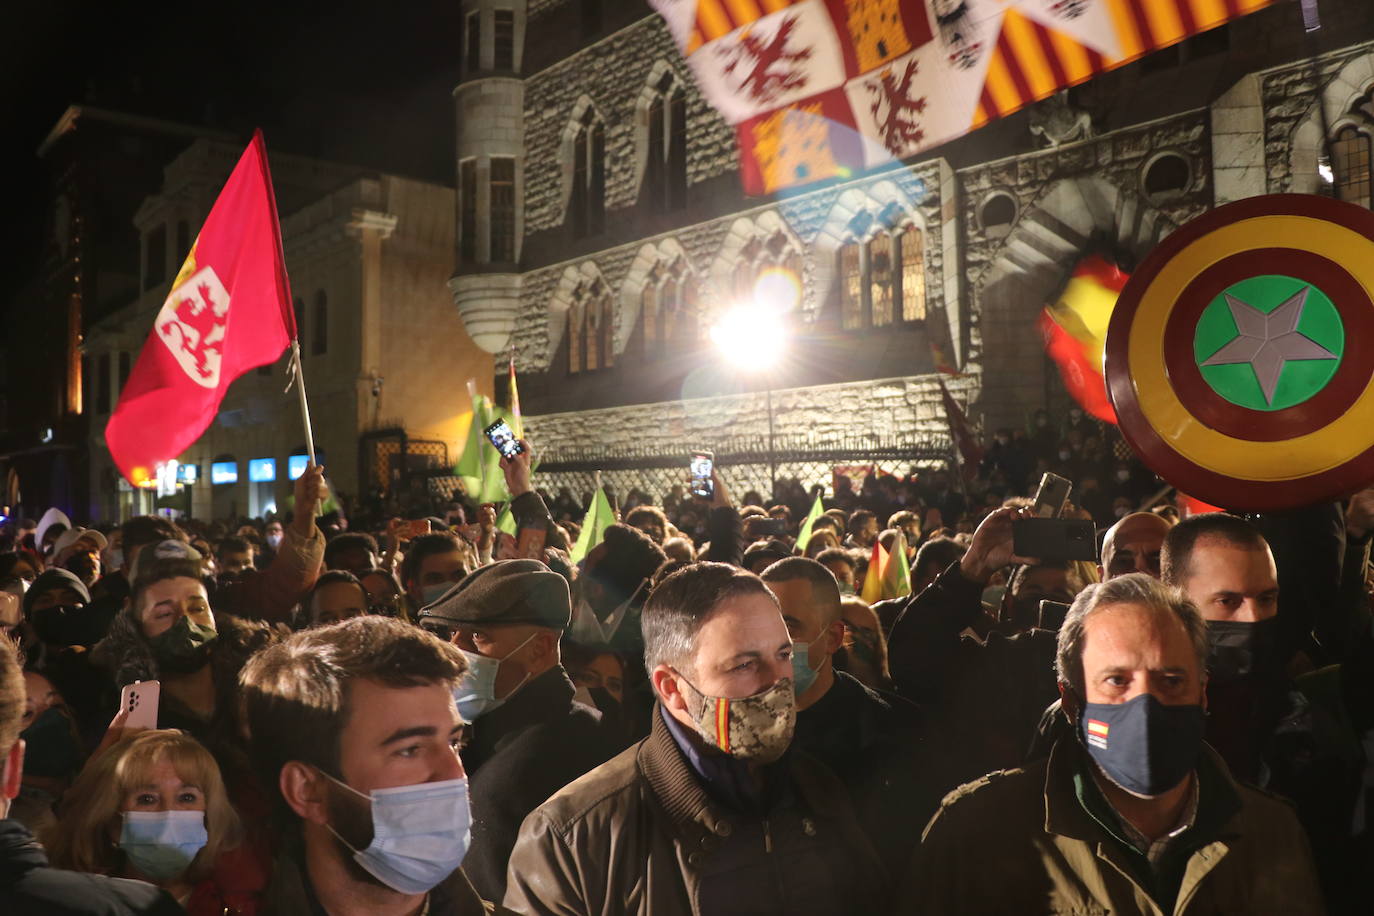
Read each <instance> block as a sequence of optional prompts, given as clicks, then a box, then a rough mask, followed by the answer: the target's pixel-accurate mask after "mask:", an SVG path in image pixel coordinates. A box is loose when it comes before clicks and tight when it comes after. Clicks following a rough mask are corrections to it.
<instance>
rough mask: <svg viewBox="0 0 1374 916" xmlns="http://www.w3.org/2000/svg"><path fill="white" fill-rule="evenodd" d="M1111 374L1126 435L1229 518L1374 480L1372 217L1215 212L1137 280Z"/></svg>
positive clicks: (1111, 355)
mask: <svg viewBox="0 0 1374 916" xmlns="http://www.w3.org/2000/svg"><path fill="white" fill-rule="evenodd" d="M1104 374H1105V376H1106V380H1107V391H1108V394H1109V395H1110V397H1111V400H1112V405H1113V407H1115V409H1116V414H1117V418H1118V421H1119V423H1120V428H1121V433H1122V435H1124V436H1125V437H1126V441H1127V442H1129V443H1130V445H1131V447H1132V448H1133V449H1135V451H1136V453H1137V454H1138V455H1140V456H1141V457H1142V458H1143V459H1144V461H1145V463H1146V464H1148V465H1149V466H1150V467H1151V468H1152V469H1153V470H1154V471H1155V472H1156V473H1158V474H1159V475H1160V476H1162V477H1163V478H1164V479H1165V480H1167V481H1169V482H1170V483H1171V484H1173V485H1174V486H1176V487H1178V488H1179V489H1180V490H1182V491H1183V492H1185V493H1187V494H1189V495H1191V496H1195V497H1198V498H1200V499H1204V500H1206V501H1207V502H1210V503H1214V504H1216V505H1221V506H1226V507H1228V508H1231V509H1253V510H1265V509H1279V508H1287V507H1292V506H1302V505H1308V504H1311V503H1314V502H1319V501H1322V500H1328V499H1332V498H1335V497H1337V496H1340V495H1342V494H1344V493H1348V492H1350V491H1352V490H1356V489H1359V488H1360V487H1363V486H1365V485H1367V484H1369V483H1370V482H1372V481H1374V213H1371V212H1370V211H1369V210H1366V209H1365V208H1363V207H1358V206H1355V205H1354V204H1348V203H1343V202H1341V201H1336V200H1331V199H1329V198H1326V197H1313V196H1308V195H1300V194H1274V195H1269V196H1265V197H1254V198H1250V199H1248V200H1242V201H1237V202H1236V203H1232V204H1227V205H1225V206H1222V207H1218V208H1217V209H1215V210H1212V211H1209V212H1208V213H1206V214H1204V215H1202V216H1200V217H1198V218H1197V219H1195V220H1193V221H1191V222H1189V223H1188V224H1187V225H1185V226H1183V227H1182V228H1180V229H1179V230H1178V231H1176V232H1174V233H1173V234H1172V235H1170V236H1169V237H1168V238H1167V239H1165V240H1164V241H1163V242H1162V243H1160V245H1159V246H1158V247H1156V248H1155V250H1154V251H1152V252H1151V253H1150V255H1149V256H1148V257H1147V258H1146V259H1145V261H1144V263H1143V264H1141V266H1140V267H1139V269H1137V270H1136V271H1135V273H1133V274H1132V275H1131V279H1130V282H1128V283H1127V284H1126V288H1125V289H1124V290H1122V293H1121V297H1120V299H1119V300H1118V301H1117V304H1116V308H1115V309H1114V311H1113V312H1112V318H1111V323H1110V325H1109V326H1108V329H1107V345H1106V360H1105V366H1104Z"/></svg>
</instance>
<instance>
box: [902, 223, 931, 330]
mask: <svg viewBox="0 0 1374 916" xmlns="http://www.w3.org/2000/svg"><path fill="white" fill-rule="evenodd" d="M894 238H895V240H896V244H897V248H898V251H897V263H898V275H897V280H896V289H897V296H896V311H897V314H898V315H900V316H901V320H902V321H924V320H925V317H926V262H925V236H924V235H923V234H922V233H921V230H920V229H917V228H916V227H915V226H907V227H906V228H905V229H903V230H901V232H899V233H898V234H897V235H896V236H895V237H894Z"/></svg>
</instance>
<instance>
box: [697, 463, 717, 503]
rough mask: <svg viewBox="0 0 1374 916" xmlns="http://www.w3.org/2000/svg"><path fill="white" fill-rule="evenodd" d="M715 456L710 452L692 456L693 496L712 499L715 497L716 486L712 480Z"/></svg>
mask: <svg viewBox="0 0 1374 916" xmlns="http://www.w3.org/2000/svg"><path fill="white" fill-rule="evenodd" d="M714 464H715V456H714V455H713V454H711V453H710V452H696V453H695V454H693V455H692V462H691V468H692V495H693V496H700V497H701V498H702V499H710V498H711V497H712V496H714V495H715V492H716V485H715V482H714V481H713V480H711V469H712V467H713V466H714Z"/></svg>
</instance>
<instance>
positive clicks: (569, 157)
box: [449, 0, 1374, 483]
mask: <svg viewBox="0 0 1374 916" xmlns="http://www.w3.org/2000/svg"><path fill="white" fill-rule="evenodd" d="M464 9H465V10H466V11H467V15H468V23H469V30H470V31H469V33H468V34H467V35H466V36H465V41H466V42H467V46H468V47H469V48H476V49H478V52H479V53H478V54H477V55H476V56H475V57H473V58H472V60H471V61H470V62H469V65H468V66H467V68H466V69H465V72H464V77H463V79H462V80H461V81H460V82H459V84H458V86H457V88H456V89H455V91H454V97H455V101H456V104H457V111H458V121H457V125H458V128H457V149H456V160H457V161H456V166H457V171H458V175H459V181H458V199H457V202H456V203H457V207H456V211H455V212H456V216H457V219H456V221H457V224H458V226H459V229H458V232H457V236H458V241H459V247H458V257H457V259H456V262H457V269H456V271H455V273H454V276H453V277H452V278H451V279H450V281H449V285H450V289H451V291H452V293H453V297H454V301H455V303H456V304H457V306H458V310H459V312H460V314H462V315H463V318H464V321H465V322H466V324H467V327H468V329H469V332H470V333H471V334H472V336H473V338H474V340H476V342H477V343H478V345H479V346H481V347H482V348H483V349H485V350H486V351H487V352H489V353H492V354H494V355H496V357H497V359H498V365H501V364H502V363H503V362H504V360H505V358H506V357H507V355H508V354H509V355H512V356H513V358H514V360H515V364H516V367H517V369H518V371H519V373H520V379H521V397H522V406H523V408H524V412H525V414H526V418H527V427H528V429H529V431H530V435H531V437H532V439H533V440H534V443H535V446H536V448H537V449H538V450H540V451H541V452H542V453H544V454H545V455H546V457H547V458H548V459H549V467H550V470H553V469H557V468H562V467H565V466H567V467H571V464H570V462H569V460H568V459H570V458H571V457H576V458H577V461H580V462H582V464H584V465H586V466H588V467H590V466H591V465H592V464H595V462H596V460H597V458H598V455H601V456H605V457H606V458H607V459H608V461H609V459H613V458H615V457H616V456H621V455H625V454H631V453H633V454H638V455H641V456H642V455H644V454H646V453H654V454H658V455H660V456H664V457H667V456H674V455H678V456H682V455H685V454H686V453H687V452H688V451H689V450H691V449H694V448H700V447H707V448H709V447H712V446H713V443H719V442H722V441H726V440H730V441H732V442H735V443H739V442H741V441H746V440H751V441H753V442H754V443H755V444H756V445H757V444H758V443H760V442H761V441H762V439H763V437H764V436H765V435H766V429H767V426H768V423H769V420H770V415H771V420H772V425H773V427H774V428H775V429H776V430H778V431H779V432H781V433H783V434H784V435H785V436H787V437H791V439H792V440H796V439H801V440H804V443H805V444H806V445H807V446H809V447H810V448H811V449H812V450H813V451H816V450H820V451H824V450H827V449H828V450H829V451H830V452H832V453H833V457H834V459H835V460H836V463H844V453H845V450H846V449H853V448H854V446H855V442H856V441H861V440H865V439H866V440H868V441H872V442H881V443H883V444H885V445H895V446H897V447H900V446H901V445H902V444H903V443H908V444H910V445H911V447H912V454H913V455H916V454H917V453H918V452H921V449H926V450H928V449H929V448H930V447H932V446H934V447H937V448H938V447H939V443H940V441H941V438H942V437H943V436H944V435H945V433H946V427H945V419H944V412H943V408H942V407H941V401H940V387H939V382H940V380H941V378H942V376H941V375H939V374H937V373H936V361H937V359H941V358H943V360H945V361H947V362H952V363H953V364H954V367H955V368H957V369H958V370H959V372H960V373H961V374H959V375H958V376H952V377H945V380H946V382H947V384H948V387H949V388H950V390H951V391H952V392H953V393H954V394H955V398H956V400H958V401H961V402H963V403H965V404H966V405H967V406H968V408H969V409H970V412H971V414H972V416H973V417H974V419H975V421H977V422H980V423H982V424H983V426H984V428H985V429H990V428H992V427H1000V426H1013V425H1020V424H1023V423H1025V422H1026V420H1027V419H1028V416H1029V414H1030V413H1031V412H1032V411H1033V410H1035V409H1036V408H1040V407H1050V408H1063V407H1066V406H1067V403H1068V401H1067V398H1068V396H1067V394H1066V393H1065V392H1064V390H1063V387H1062V385H1061V384H1060V382H1059V379H1058V376H1057V372H1056V370H1055V368H1054V367H1053V365H1052V364H1051V363H1049V361H1048V360H1047V359H1046V357H1045V356H1044V353H1043V349H1042V347H1041V345H1040V339H1039V333H1038V331H1037V329H1036V319H1037V318H1038V316H1039V314H1040V311H1041V309H1042V307H1043V306H1044V305H1046V304H1047V303H1049V302H1050V301H1052V299H1053V297H1054V296H1055V295H1056V294H1057V292H1058V291H1059V289H1060V288H1061V287H1062V284H1063V283H1064V281H1065V280H1066V278H1067V276H1068V274H1069V273H1070V272H1071V270H1072V269H1073V267H1074V265H1075V264H1076V263H1077V261H1078V260H1079V259H1080V258H1082V257H1083V256H1084V255H1086V254H1090V253H1096V254H1102V255H1106V256H1110V257H1113V258H1115V259H1116V260H1117V261H1118V262H1119V263H1121V264H1122V266H1123V267H1125V268H1127V269H1129V268H1131V267H1132V266H1133V265H1134V264H1135V263H1136V262H1138V261H1139V259H1140V258H1141V257H1143V256H1144V255H1145V254H1146V253H1147V252H1148V251H1149V250H1150V249H1151V248H1152V247H1153V246H1154V245H1155V244H1156V243H1157V242H1158V241H1159V240H1160V239H1161V238H1163V237H1164V236H1166V235H1167V234H1168V233H1169V232H1171V231H1172V230H1173V229H1174V228H1176V227H1177V226H1178V225H1180V224H1182V223H1184V222H1186V221H1187V220H1188V219H1191V218H1192V217H1194V216H1196V215H1198V214H1200V213H1202V212H1204V211H1205V210H1207V209H1208V208H1210V207H1213V206H1215V205H1217V204H1219V203H1224V202H1226V201H1229V200H1235V199H1239V198H1242V197H1247V196H1252V195H1256V194H1262V193H1267V192H1274V191H1302V192H1306V193H1322V194H1331V195H1338V196H1343V197H1346V198H1347V199H1353V200H1358V201H1359V202H1361V203H1363V204H1364V205H1365V206H1368V205H1369V204H1370V168H1371V156H1370V154H1369V143H1370V139H1369V138H1370V136H1371V132H1374V103H1371V96H1370V92H1371V89H1374V45H1371V39H1374V5H1370V4H1368V3H1365V2H1362V0H1341V2H1331V3H1325V4H1323V6H1322V8H1321V12H1322V16H1323V25H1324V28H1323V29H1322V30H1321V31H1320V32H1317V33H1315V34H1308V33H1305V32H1304V30H1303V28H1302V24H1301V18H1300V11H1299V10H1298V8H1297V5H1296V4H1281V5H1278V6H1276V7H1273V8H1270V9H1266V10H1263V11H1261V12H1259V13H1256V14H1253V15H1251V16H1248V17H1245V18H1244V19H1241V20H1238V21H1236V22H1234V23H1232V24H1230V25H1228V26H1226V27H1223V28H1222V29H1218V30H1214V31H1213V32H1211V33H1206V34H1204V35H1201V36H1197V37H1195V38H1193V39H1190V40H1188V41H1187V42H1184V43H1183V44H1182V45H1179V46H1176V47H1174V48H1171V49H1167V50H1165V51H1162V52H1157V53H1156V54H1155V55H1151V56H1150V57H1148V58H1146V59H1145V60H1143V61H1140V62H1137V63H1136V64H1132V65H1130V66H1128V67H1125V68H1122V69H1120V70H1118V71H1114V72H1112V73H1108V74H1104V75H1102V76H1100V77H1098V78H1096V79H1094V80H1093V81H1091V82H1090V83H1088V84H1085V85H1084V86H1081V87H1078V88H1075V89H1073V90H1070V91H1069V92H1067V93H1061V94H1060V95H1059V96H1057V97H1055V98H1053V99H1050V100H1047V101H1046V102H1044V103H1041V104H1040V105H1038V106H1035V107H1034V108H1032V109H1030V110H1027V111H1023V112H1019V113H1017V114H1015V115H1012V116H1010V117H1008V118H1006V119H1003V120H1002V121H998V122H994V123H993V124H991V125H989V126H987V127H985V128H983V129H982V130H979V131H976V132H974V133H973V134H970V135H968V136H966V137H964V138H961V139H959V140H956V141H954V142H951V143H948V144H945V145H944V146H942V147H939V148H937V149H934V150H931V151H930V152H928V153H927V154H923V155H921V156H918V157H915V158H914V159H912V160H910V161H907V162H903V163H899V164H897V165H896V166H894V167H890V168H886V169H883V170H878V171H874V172H870V173H865V174H862V175H859V176H856V177H855V178H853V179H851V180H847V181H843V182H826V183H823V184H819V185H813V186H809V187H803V188H800V189H794V190H792V191H788V192H785V193H782V194H778V195H775V196H773V197H769V198H754V199H747V198H744V197H743V196H742V194H741V193H740V191H739V176H738V166H737V160H736V152H735V146H734V138H733V132H732V130H731V129H730V128H729V127H728V125H727V124H726V123H725V122H724V120H723V119H722V118H721V117H720V116H719V115H718V114H717V113H716V112H715V111H714V110H713V109H712V108H711V107H710V106H709V105H708V104H707V103H706V102H705V100H704V99H703V97H702V96H701V94H700V93H699V92H698V91H697V89H696V86H695V83H694V82H693V78H692V74H691V72H690V70H689V69H688V68H687V66H686V64H685V62H684V61H683V59H682V58H681V56H680V55H679V53H678V51H677V49H676V48H675V46H674V44H673V41H672V39H671V37H670V35H669V33H668V30H667V28H666V27H665V26H664V25H663V23H662V22H661V20H660V19H659V18H658V17H657V16H656V15H654V14H652V12H651V11H650V10H649V9H647V8H646V7H641V6H638V5H637V4H629V3H621V4H617V3H610V2H606V3H601V2H597V0H585V2H583V0H579V2H578V3H573V2H571V0H530V2H528V3H526V2H520V0H466V2H465V4H464ZM498 16H499V17H501V18H500V20H499V21H498V19H497V17H498ZM503 23H504V24H505V25H502V24H503ZM472 29H477V32H476V34H475V35H474V33H473V32H472V31H471V30H472ZM504 43H509V47H506V46H505V44H504ZM516 111H518V112H519V113H520V117H518V118H517V117H515V116H514V115H515V112H516ZM492 157H496V158H500V159H504V160H509V164H508V165H505V164H503V165H501V167H500V168H501V169H504V170H506V171H503V172H502V173H501V176H502V177H501V181H500V184H501V189H502V190H501V195H508V196H493V195H494V194H495V193H496V191H495V189H496V187H497V182H496V180H495V179H493V178H492V176H493V175H494V174H495V173H494V172H493V171H492V168H491V166H490V165H489V162H490V161H494V159H493V158H492ZM464 176H467V177H468V181H467V183H466V184H465V181H464ZM505 176H509V177H508V179H507V177H505ZM465 188H467V189H469V191H470V193H469V194H467V195H466V196H465ZM507 189H509V190H507ZM498 202H499V206H498ZM497 224H499V226H500V227H501V228H500V229H499V230H498V229H494V228H493V226H495V225H497ZM465 230H466V231H468V232H469V233H471V234H473V236H474V243H473V244H469V245H468V246H467V247H466V248H464V246H463V242H462V239H463V237H464V232H465ZM493 233H497V234H501V233H506V234H513V237H512V238H510V239H508V240H507V241H505V242H503V243H502V244H501V246H500V255H501V256H500V257H499V258H498V257H494V256H493V255H494V253H495V248H493V247H492V242H491V240H492V239H493V238H494V235H493ZM894 264H895V265H896V266H895V269H896V270H897V273H896V274H892V275H890V276H891V277H892V278H893V279H892V280H891V282H890V283H889V282H888V281H887V280H884V279H881V278H879V274H882V276H884V277H887V276H889V275H888V274H886V273H885V272H886V271H888V270H889V269H892V268H893V265H894ZM769 270H781V271H783V272H784V273H786V274H790V275H792V276H793V277H794V278H795V288H796V290H797V295H796V296H795V299H794V301H790V302H787V303H786V309H785V314H784V316H783V318H782V319H781V320H782V321H783V323H784V324H785V325H786V326H787V328H788V330H789V333H790V336H791V344H790V349H789V353H788V358H787V359H786V360H785V361H784V364H783V365H782V366H781V367H779V368H777V369H776V370H774V371H771V372H768V373H742V372H739V371H737V370H738V367H730V366H725V365H722V364H721V363H720V361H719V359H718V358H717V357H716V355H715V352H714V351H713V350H712V348H711V347H710V345H709V342H708V340H707V335H706V334H705V333H704V331H705V329H707V328H709V327H710V326H711V325H712V324H713V323H714V322H715V321H717V320H718V319H719V317H720V315H721V314H723V313H724V312H725V311H726V310H728V309H729V308H730V307H731V306H732V305H734V304H736V303H737V302H738V301H739V300H740V299H741V297H744V296H747V295H748V291H749V287H750V285H751V283H750V281H752V280H754V279H757V278H758V276H759V275H760V274H761V273H764V272H767V271H769ZM875 278H878V279H875ZM899 293H900V296H899ZM903 297H904V298H903ZM898 298H901V304H900V308H901V309H905V311H899V312H893V311H892V309H893V308H894V305H893V303H894V301H895V300H897V299H898ZM917 300H919V301H917ZM856 316H857V317H856ZM684 328H685V329H686V330H683V329H684ZM673 329H677V330H676V331H674V330H673ZM675 333H676V336H674V334H675ZM503 389H504V385H501V384H498V385H497V394H498V397H501V396H503V395H504V391H503ZM856 431H857V432H858V433H859V435H857V436H856ZM918 446H919V448H918ZM743 450H744V451H748V448H744V449H743ZM921 453H922V454H924V453H925V452H921ZM573 463H575V462H573ZM609 463H612V464H613V463H614V462H613V461H609ZM555 476H556V475H555ZM627 479H628V478H627ZM750 481H751V482H753V483H759V482H760V480H759V476H758V474H757V473H756V472H751V476H750Z"/></svg>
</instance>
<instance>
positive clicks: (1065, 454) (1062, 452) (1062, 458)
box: [1059, 448, 1073, 461]
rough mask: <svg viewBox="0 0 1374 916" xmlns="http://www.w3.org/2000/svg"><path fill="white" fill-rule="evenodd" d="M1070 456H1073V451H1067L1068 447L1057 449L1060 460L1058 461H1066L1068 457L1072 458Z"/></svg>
mask: <svg viewBox="0 0 1374 916" xmlns="http://www.w3.org/2000/svg"><path fill="white" fill-rule="evenodd" d="M1072 457H1073V452H1071V451H1069V450H1068V449H1066V448H1061V449H1060V450H1059V460H1060V461H1068V460H1069V459H1070V458H1072Z"/></svg>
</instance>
